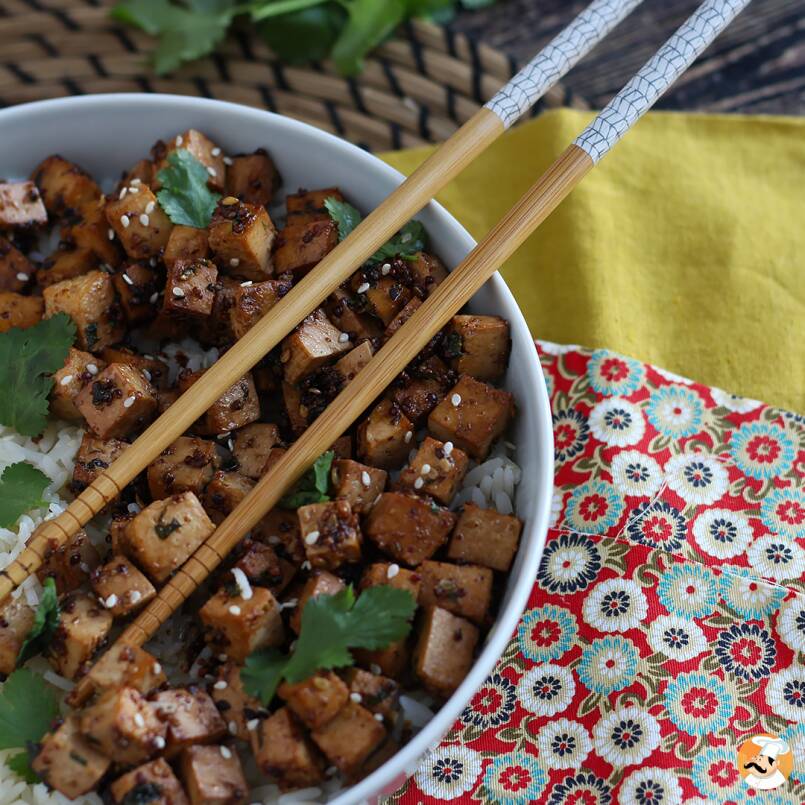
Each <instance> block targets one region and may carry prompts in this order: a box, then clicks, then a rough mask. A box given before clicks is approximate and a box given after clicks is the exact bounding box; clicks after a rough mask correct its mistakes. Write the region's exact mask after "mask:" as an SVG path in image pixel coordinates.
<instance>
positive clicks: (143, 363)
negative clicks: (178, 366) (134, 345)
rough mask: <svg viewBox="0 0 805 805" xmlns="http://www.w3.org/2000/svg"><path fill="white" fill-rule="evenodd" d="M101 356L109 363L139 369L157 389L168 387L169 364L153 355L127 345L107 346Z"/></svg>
mask: <svg viewBox="0 0 805 805" xmlns="http://www.w3.org/2000/svg"><path fill="white" fill-rule="evenodd" d="M101 357H102V358H103V359H104V360H105V361H106V362H107V363H124V364H125V365H126V366H133V367H134V368H135V369H139V370H140V371H141V372H142V373H143V376H144V377H145V379H146V380H147V381H148V382H149V383H150V384H151V385H152V386H153V387H154V388H156V389H164V388H167V386H168V383H169V382H170V372H169V370H168V364H167V363H165V362H164V361H160V360H157V359H156V358H155V357H153V355H140V354H139V353H137V352H135V351H134V350H132V349H128V348H127V347H106V349H103V350H101Z"/></svg>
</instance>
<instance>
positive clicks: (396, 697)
mask: <svg viewBox="0 0 805 805" xmlns="http://www.w3.org/2000/svg"><path fill="white" fill-rule="evenodd" d="M344 681H345V682H346V683H347V685H348V686H349V693H350V698H351V700H352V701H353V702H355V703H356V704H360V705H361V706H362V707H365V708H366V709H367V710H369V712H371V713H376V714H380V715H381V716H383V720H384V721H386V723H391V722H393V721H394V719H395V718H396V715H397V712H398V710H399V706H400V686H399V685H398V684H397V683H396V682H395V681H394V680H393V679H389V678H388V677H386V676H382V675H381V674H373V673H371V672H370V671H364V670H363V669H362V668H349V669H347V671H346V673H345V674H344Z"/></svg>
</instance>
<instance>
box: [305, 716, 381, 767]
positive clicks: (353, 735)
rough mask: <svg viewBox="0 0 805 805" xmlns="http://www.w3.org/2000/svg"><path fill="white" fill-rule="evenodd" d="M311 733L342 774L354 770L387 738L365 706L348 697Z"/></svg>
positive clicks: (379, 723)
mask: <svg viewBox="0 0 805 805" xmlns="http://www.w3.org/2000/svg"><path fill="white" fill-rule="evenodd" d="M310 737H311V738H312V739H313V742H314V743H315V744H316V746H318V747H319V749H321V751H322V752H323V753H324V755H325V756H326V757H327V759H328V760H329V761H330V762H331V763H332V764H333V765H334V766H336V767H337V768H338V769H339V771H341V772H342V773H343V774H347V775H351V774H354V773H355V772H356V771H357V770H358V769H359V768H360V767H361V766H362V765H363V763H364V761H365V760H366V758H368V757H369V755H371V754H372V752H374V751H375V749H377V748H378V747H379V746H380V744H381V743H383V741H385V740H386V728H385V727H384V726H383V724H382V723H381V721H379V720H378V719H376V718H375V717H374V715H373V714H372V713H370V712H369V710H367V709H366V708H365V707H361V706H360V705H359V704H355V702H352V701H350V702H349V703H348V704H347V705H346V706H345V707H343V708H342V709H341V710H340V711H339V712H338V714H337V715H336V716H335V718H332V719H330V720H329V721H328V722H327V723H326V724H325V725H324V726H323V727H319V728H318V729H315V730H313V732H311V733H310Z"/></svg>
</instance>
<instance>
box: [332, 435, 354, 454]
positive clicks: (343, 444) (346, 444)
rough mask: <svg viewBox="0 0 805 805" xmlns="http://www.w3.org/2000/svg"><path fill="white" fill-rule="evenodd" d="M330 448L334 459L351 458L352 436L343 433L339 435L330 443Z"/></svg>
mask: <svg viewBox="0 0 805 805" xmlns="http://www.w3.org/2000/svg"><path fill="white" fill-rule="evenodd" d="M330 450H332V451H333V455H334V456H335V458H336V459H339V458H352V436H351V435H350V434H349V433H345V434H344V435H343V436H339V437H338V438H337V439H336V440H335V441H334V442H333V443H332V444H331V445H330Z"/></svg>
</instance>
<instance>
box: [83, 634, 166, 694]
mask: <svg viewBox="0 0 805 805" xmlns="http://www.w3.org/2000/svg"><path fill="white" fill-rule="evenodd" d="M87 679H89V680H90V681H91V682H92V687H93V688H94V689H95V690H96V691H106V690H120V688H124V687H125V688H134V689H135V690H138V691H139V692H140V693H142V694H143V695H144V696H147V695H148V694H149V693H151V692H152V691H154V690H156V689H157V688H159V687H162V685H164V684H165V683H166V682H167V681H168V679H167V677H166V676H165V672H164V671H163V670H162V665H161V664H160V663H158V662H157V661H156V659H155V658H154V657H153V655H151V654H149V653H148V652H147V651H146V650H145V649H142V648H139V647H138V646H113V647H112V648H111V649H109V651H107V652H106V653H105V654H103V656H102V657H101V658H100V659H99V660H98V662H96V663H95V665H93V666H92V669H91V670H90V672H89V674H87Z"/></svg>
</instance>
